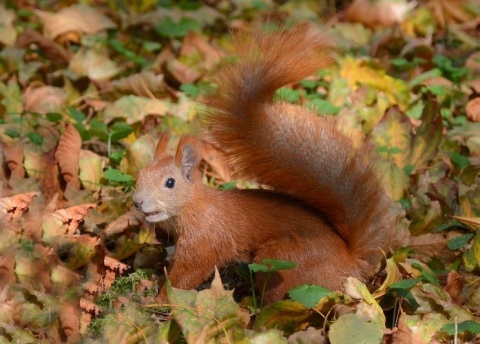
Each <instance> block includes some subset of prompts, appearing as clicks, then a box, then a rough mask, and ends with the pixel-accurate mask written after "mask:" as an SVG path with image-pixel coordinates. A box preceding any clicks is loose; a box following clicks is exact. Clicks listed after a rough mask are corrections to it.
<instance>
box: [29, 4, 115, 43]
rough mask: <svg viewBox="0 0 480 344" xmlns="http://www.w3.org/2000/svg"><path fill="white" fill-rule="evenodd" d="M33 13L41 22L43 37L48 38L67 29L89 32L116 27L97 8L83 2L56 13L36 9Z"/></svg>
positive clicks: (65, 31)
mask: <svg viewBox="0 0 480 344" xmlns="http://www.w3.org/2000/svg"><path fill="white" fill-rule="evenodd" d="M35 13H36V14H37V16H38V17H39V19H40V21H41V22H42V24H43V32H44V34H45V37H47V38H50V39H55V38H57V36H59V35H62V34H65V33H68V32H69V31H78V32H81V33H87V34H91V33H96V32H99V31H103V30H107V29H114V28H116V27H117V25H116V24H115V23H114V22H113V21H111V20H110V19H109V18H108V17H105V16H104V15H103V14H101V13H100V12H99V11H98V10H97V9H95V8H93V7H90V6H88V5H84V4H78V5H73V6H70V7H66V8H63V9H61V10H60V11H58V12H56V13H52V12H46V11H41V10H36V11H35Z"/></svg>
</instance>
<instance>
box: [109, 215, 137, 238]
mask: <svg viewBox="0 0 480 344" xmlns="http://www.w3.org/2000/svg"><path fill="white" fill-rule="evenodd" d="M144 220H145V214H143V213H142V212H141V211H138V210H131V211H129V212H127V213H125V214H123V215H122V216H120V217H119V218H118V219H117V220H115V221H113V222H111V223H110V224H109V225H108V226H107V227H106V228H105V230H104V234H105V235H106V236H107V237H108V236H111V235H114V234H118V233H122V232H123V231H125V230H126V229H128V228H129V227H134V226H138V225H140V224H142V223H143V222H144Z"/></svg>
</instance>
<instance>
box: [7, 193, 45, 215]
mask: <svg viewBox="0 0 480 344" xmlns="http://www.w3.org/2000/svg"><path fill="white" fill-rule="evenodd" d="M37 196H39V193H38V192H27V193H24V194H20V195H15V196H11V197H4V198H0V223H2V222H10V221H13V220H14V219H18V218H19V217H20V216H22V214H23V212H24V211H25V210H27V209H28V206H29V205H30V203H32V200H33V198H34V197H37Z"/></svg>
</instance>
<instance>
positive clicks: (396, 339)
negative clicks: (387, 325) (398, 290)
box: [391, 311, 413, 344]
mask: <svg viewBox="0 0 480 344" xmlns="http://www.w3.org/2000/svg"><path fill="white" fill-rule="evenodd" d="M400 312H401V315H400V317H399V319H398V324H397V327H396V328H395V329H394V330H393V333H392V341H391V343H392V344H412V343H413V339H412V330H411V329H410V327H408V326H407V324H406V323H405V319H404V318H405V316H404V313H403V311H400Z"/></svg>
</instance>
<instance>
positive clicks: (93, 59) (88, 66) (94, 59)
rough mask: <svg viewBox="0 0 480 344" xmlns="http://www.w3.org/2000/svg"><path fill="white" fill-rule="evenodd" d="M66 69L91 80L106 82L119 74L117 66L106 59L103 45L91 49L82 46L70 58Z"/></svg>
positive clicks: (105, 49) (105, 50)
mask: <svg viewBox="0 0 480 344" xmlns="http://www.w3.org/2000/svg"><path fill="white" fill-rule="evenodd" d="M68 68H69V69H70V70H71V71H73V72H74V73H75V74H77V75H79V76H88V77H89V78H90V79H91V80H106V79H110V78H112V77H114V76H115V75H117V74H118V73H119V72H120V69H119V68H118V66H117V64H116V63H115V62H114V61H113V60H111V59H110V58H109V57H108V51H107V48H106V47H105V45H103V44H100V43H96V44H94V45H93V46H92V47H85V46H82V47H81V48H80V49H79V50H78V51H77V52H76V53H75V55H73V56H72V58H71V60H70V63H69V65H68Z"/></svg>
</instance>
